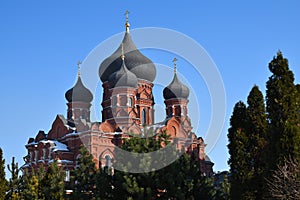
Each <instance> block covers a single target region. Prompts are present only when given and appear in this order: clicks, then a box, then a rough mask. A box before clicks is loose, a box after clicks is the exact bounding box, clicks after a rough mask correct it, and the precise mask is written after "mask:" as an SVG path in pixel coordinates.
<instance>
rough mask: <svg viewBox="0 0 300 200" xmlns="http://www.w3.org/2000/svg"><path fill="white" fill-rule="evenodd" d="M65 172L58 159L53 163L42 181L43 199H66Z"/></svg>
mask: <svg viewBox="0 0 300 200" xmlns="http://www.w3.org/2000/svg"><path fill="white" fill-rule="evenodd" d="M64 177H65V176H64V173H63V171H62V170H61V168H60V167H58V166H57V161H54V162H53V163H51V165H50V166H49V167H48V169H47V171H46V173H45V175H44V176H43V177H42V179H41V181H40V185H41V193H42V196H43V199H45V200H53V199H57V200H60V199H64V193H65V190H64Z"/></svg>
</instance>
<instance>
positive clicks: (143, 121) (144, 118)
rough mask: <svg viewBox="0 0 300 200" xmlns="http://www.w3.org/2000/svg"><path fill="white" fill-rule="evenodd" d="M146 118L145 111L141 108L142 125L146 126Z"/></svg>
mask: <svg viewBox="0 0 300 200" xmlns="http://www.w3.org/2000/svg"><path fill="white" fill-rule="evenodd" d="M146 117H147V114H146V109H145V108H143V111H142V124H146V122H147V120H146Z"/></svg>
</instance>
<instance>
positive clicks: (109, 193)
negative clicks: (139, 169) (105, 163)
mask: <svg viewBox="0 0 300 200" xmlns="http://www.w3.org/2000/svg"><path fill="white" fill-rule="evenodd" d="M112 181H113V174H109V173H107V170H105V169H103V168H101V167H100V168H99V169H98V171H97V174H96V183H95V184H96V190H95V194H94V196H95V198H96V199H113V193H114V190H113V183H112ZM116 196H117V195H116Z"/></svg>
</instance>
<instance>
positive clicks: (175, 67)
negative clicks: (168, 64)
mask: <svg viewBox="0 0 300 200" xmlns="http://www.w3.org/2000/svg"><path fill="white" fill-rule="evenodd" d="M176 62H177V58H176V57H175V58H174V59H173V63H174V74H176V70H177V66H176V65H177V63H176Z"/></svg>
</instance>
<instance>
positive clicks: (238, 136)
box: [228, 101, 253, 199]
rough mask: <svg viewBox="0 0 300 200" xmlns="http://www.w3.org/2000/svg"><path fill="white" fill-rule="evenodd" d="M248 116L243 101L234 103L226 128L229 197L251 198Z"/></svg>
mask: <svg viewBox="0 0 300 200" xmlns="http://www.w3.org/2000/svg"><path fill="white" fill-rule="evenodd" d="M247 129H248V116H247V108H246V105H245V104H244V103H243V102H241V101H240V102H238V103H236V104H235V106H234V109H233V114H232V116H231V118H230V128H229V129H228V140H229V144H228V149H229V154H230V158H229V161H228V164H229V166H230V172H231V178H230V184H231V191H230V196H231V199H251V197H249V196H251V194H249V187H248V185H249V179H250V178H251V177H252V175H253V172H252V170H251V167H250V166H249V160H250V155H249V152H248V151H249V149H248V147H249V138H248V136H247Z"/></svg>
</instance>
